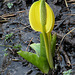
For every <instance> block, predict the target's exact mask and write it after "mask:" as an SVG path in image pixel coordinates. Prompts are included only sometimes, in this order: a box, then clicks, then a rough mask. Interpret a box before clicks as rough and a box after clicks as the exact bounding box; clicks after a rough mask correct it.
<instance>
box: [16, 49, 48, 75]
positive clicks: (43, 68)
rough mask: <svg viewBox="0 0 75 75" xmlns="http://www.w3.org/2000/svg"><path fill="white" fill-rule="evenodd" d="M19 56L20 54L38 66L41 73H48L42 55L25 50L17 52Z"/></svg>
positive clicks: (46, 63) (46, 64)
mask: <svg viewBox="0 0 75 75" xmlns="http://www.w3.org/2000/svg"><path fill="white" fill-rule="evenodd" d="M17 53H18V54H19V55H20V56H22V57H23V58H24V59H26V60H27V61H29V62H30V63H32V64H33V65H35V66H36V67H38V68H39V69H40V70H41V71H42V72H43V73H46V74H47V73H48V71H49V65H48V62H47V60H46V58H44V57H39V56H38V55H37V54H34V53H31V52H27V51H22V50H21V51H19V52H17Z"/></svg>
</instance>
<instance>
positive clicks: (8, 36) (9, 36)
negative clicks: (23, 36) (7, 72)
mask: <svg viewBox="0 0 75 75" xmlns="http://www.w3.org/2000/svg"><path fill="white" fill-rule="evenodd" d="M12 35H13V33H10V34H7V35H5V41H6V40H8V39H9V38H11V37H12Z"/></svg>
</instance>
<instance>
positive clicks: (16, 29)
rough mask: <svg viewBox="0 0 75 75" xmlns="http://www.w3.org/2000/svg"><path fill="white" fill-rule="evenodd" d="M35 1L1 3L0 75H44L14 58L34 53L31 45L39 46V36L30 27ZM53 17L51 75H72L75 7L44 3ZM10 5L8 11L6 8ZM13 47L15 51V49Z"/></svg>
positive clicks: (60, 0) (1, 0)
mask: <svg viewBox="0 0 75 75" xmlns="http://www.w3.org/2000/svg"><path fill="white" fill-rule="evenodd" d="M35 1H36V0H0V75H45V74H43V73H42V72H41V71H40V70H39V69H38V68H37V67H35V66H34V65H32V64H31V63H29V62H27V61H26V60H25V59H23V58H22V57H20V56H19V55H18V54H17V51H19V50H23V51H26V50H27V51H29V52H34V53H35V51H34V50H33V49H31V48H30V46H29V45H30V44H32V43H38V42H40V38H39V34H40V32H36V31H34V30H32V28H31V27H30V23H29V18H28V14H29V9H30V6H31V4H32V3H33V2H35ZM46 1H47V3H48V4H49V5H50V6H51V8H52V9H53V11H54V14H55V20H56V21H55V27H54V29H53V31H52V34H53V33H57V43H56V53H55V58H54V62H55V68H56V69H55V70H54V75H63V72H64V71H68V70H70V69H71V70H72V71H71V74H70V75H75V59H74V57H75V19H74V18H75V4H74V2H73V1H71V0H68V1H67V3H68V7H67V6H66V3H65V0H46ZM8 3H12V4H13V5H12V6H11V7H9V6H8V5H7V4H8ZM15 46H16V47H15ZM65 75H68V74H65Z"/></svg>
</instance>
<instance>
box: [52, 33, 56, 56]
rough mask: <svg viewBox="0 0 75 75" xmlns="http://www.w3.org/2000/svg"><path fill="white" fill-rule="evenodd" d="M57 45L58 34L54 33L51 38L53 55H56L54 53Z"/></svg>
mask: <svg viewBox="0 0 75 75" xmlns="http://www.w3.org/2000/svg"><path fill="white" fill-rule="evenodd" d="M55 47H56V34H53V36H52V38H51V52H52V56H53V57H54V53H55Z"/></svg>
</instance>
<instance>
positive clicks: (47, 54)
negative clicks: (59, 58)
mask: <svg viewBox="0 0 75 75" xmlns="http://www.w3.org/2000/svg"><path fill="white" fill-rule="evenodd" d="M42 34H43V37H44V43H45V48H46V56H47V60H48V63H49V65H50V68H51V69H53V68H54V66H53V58H52V54H51V49H50V46H49V43H48V37H47V34H46V32H45V26H42Z"/></svg>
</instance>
